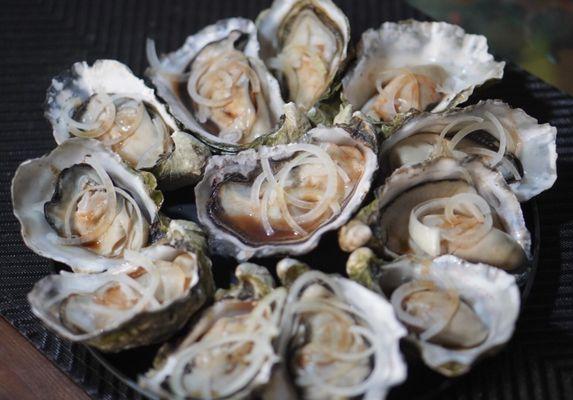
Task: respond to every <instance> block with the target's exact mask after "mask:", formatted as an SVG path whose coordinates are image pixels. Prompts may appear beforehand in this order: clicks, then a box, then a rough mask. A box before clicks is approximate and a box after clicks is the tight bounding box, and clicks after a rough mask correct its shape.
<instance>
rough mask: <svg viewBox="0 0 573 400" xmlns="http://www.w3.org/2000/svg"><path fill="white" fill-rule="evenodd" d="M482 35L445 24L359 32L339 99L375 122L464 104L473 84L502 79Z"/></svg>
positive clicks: (385, 25) (405, 24)
mask: <svg viewBox="0 0 573 400" xmlns="http://www.w3.org/2000/svg"><path fill="white" fill-rule="evenodd" d="M504 66H505V63H504V62H496V61H495V60H494V59H493V57H492V55H491V54H489V53H488V48H487V41H486V38H485V37H484V36H480V35H470V34H466V33H465V32H464V30H463V29H462V28H460V27H459V26H456V25H451V24H448V23H445V22H419V21H414V20H408V21H402V22H398V23H395V22H385V23H383V24H382V25H381V27H380V28H379V29H377V30H374V29H370V30H368V31H366V32H364V33H363V34H362V39H361V41H360V43H359V45H358V54H357V61H356V64H355V66H354V67H353V68H352V69H351V70H350V71H349V72H348V73H347V75H346V76H345V77H344V79H343V80H342V85H343V90H342V93H343V96H344V98H345V99H346V100H347V101H348V102H349V103H350V104H352V106H353V107H354V109H356V110H362V112H363V113H364V114H366V115H367V116H369V117H371V118H372V119H374V120H376V121H386V122H389V121H392V120H393V119H394V118H395V117H396V116H397V115H399V114H402V113H405V112H407V111H409V110H411V109H416V110H421V111H426V110H427V111H432V112H438V111H443V110H445V109H447V108H449V107H453V106H455V105H457V104H459V103H463V102H464V101H465V100H466V99H467V98H468V97H469V96H470V94H471V93H472V92H473V90H474V88H475V87H476V86H479V85H481V84H483V83H484V82H486V81H488V80H490V79H500V78H501V77H502V76H503V68H504Z"/></svg>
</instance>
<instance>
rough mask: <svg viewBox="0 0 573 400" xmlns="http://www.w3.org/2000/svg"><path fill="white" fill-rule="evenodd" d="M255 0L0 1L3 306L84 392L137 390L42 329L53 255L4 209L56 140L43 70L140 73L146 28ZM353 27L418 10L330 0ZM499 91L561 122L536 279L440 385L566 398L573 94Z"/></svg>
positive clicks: (117, 394) (244, 10)
mask: <svg viewBox="0 0 573 400" xmlns="http://www.w3.org/2000/svg"><path fill="white" fill-rule="evenodd" d="M269 3H270V2H269V1H262V0H261V1H259V0H194V1H190V0H181V1H165V0H157V1H155V0H153V1H150V0H137V1H136V0H131V1H124V0H108V1H85V0H73V1H72V0H46V1H41V0H36V1H32V0H27V1H23V0H11V1H10V0H7V1H3V2H2V3H1V4H0V7H2V12H1V14H0V54H1V56H0V135H1V139H0V314H1V315H3V316H4V317H5V318H6V319H7V320H8V321H9V322H10V323H11V324H12V325H14V327H16V329H18V330H19V331H20V332H21V333H22V334H23V335H25V336H26V337H27V338H28V339H29V340H30V341H31V342H32V343H33V344H34V345H35V346H36V347H37V348H38V349H39V350H40V351H41V352H42V353H44V354H45V355H46V356H47V357H48V358H49V359H51V360H52V361H53V362H54V363H55V364H56V365H57V366H58V367H59V368H61V369H62V370H63V371H64V372H65V373H66V374H68V375H69V376H70V377H71V378H72V379H73V380H74V381H76V382H77V383H78V384H79V385H81V386H82V387H83V388H84V389H85V390H86V391H87V392H88V393H89V394H90V395H91V396H92V397H94V398H101V399H137V398H140V396H139V395H138V394H137V393H136V392H134V391H133V390H132V389H130V388H129V387H128V386H127V385H125V384H124V383H123V382H121V381H120V380H119V379H117V378H116V377H115V376H114V375H113V374H112V373H110V372H109V371H107V370H106V369H105V368H104V367H102V366H101V365H100V364H99V363H98V362H97V360H95V358H94V357H93V356H92V355H91V353H89V352H88V351H87V350H86V349H85V348H84V347H83V346H78V345H72V344H70V343H68V342H66V341H63V340H60V339H59V338H57V337H56V336H55V335H53V334H52V333H50V332H48V331H47V330H46V329H45V328H44V327H43V326H42V324H41V323H40V322H39V321H38V320H37V319H36V318H34V317H33V315H32V314H31V312H30V309H29V306H28V304H27V302H26V293H27V292H28V291H29V290H30V289H31V288H32V285H33V284H34V282H36V281H37V280H38V279H40V278H41V277H43V276H44V275H46V274H48V273H49V272H51V268H52V266H51V263H50V261H48V260H46V259H43V258H41V257H38V256H36V255H35V254H33V253H32V252H31V251H29V250H28V249H27V248H26V247H25V246H24V244H23V242H22V239H21V238H20V234H19V229H20V228H19V224H18V222H17V221H16V219H15V218H14V217H13V215H12V206H11V202H10V182H11V179H12V176H13V174H14V171H15V169H16V168H17V166H18V165H19V164H20V163H21V162H22V161H24V160H26V159H29V158H33V157H38V156H40V155H42V154H44V153H46V152H48V151H50V150H51V149H53V148H54V147H55V143H54V140H53V138H52V135H51V131H50V127H49V125H48V123H47V122H46V121H45V119H44V118H43V116H42V113H43V106H42V104H43V101H44V94H45V90H46V88H47V87H48V86H49V83H50V79H51V77H53V76H54V75H56V74H57V73H59V72H60V71H62V70H64V69H66V68H69V66H70V65H71V64H72V63H73V62H75V61H78V60H87V61H89V62H93V61H94V60H96V59H98V58H115V59H118V60H120V61H122V62H124V63H126V64H128V65H129V66H130V67H131V68H132V69H133V70H134V72H135V73H137V74H141V73H142V71H143V70H144V68H145V66H146V60H145V52H144V46H145V38H146V37H153V38H154V39H156V41H157V46H158V49H159V50H160V51H167V50H173V49H175V48H177V47H178V46H179V45H180V44H181V43H182V42H183V40H184V38H185V37H186V36H187V35H189V34H191V33H193V32H195V31H197V30H199V29H200V28H201V27H203V26H205V25H207V24H209V23H212V22H214V21H216V20H217V19H220V18H225V17H231V16H244V17H248V18H255V17H256V15H257V14H258V12H259V11H260V10H261V9H263V8H265V7H267V6H268V5H269ZM337 3H338V4H339V5H340V6H341V8H342V9H343V11H344V12H345V13H346V14H347V15H348V17H349V19H350V23H351V26H352V31H353V37H354V39H356V38H357V37H359V35H360V33H361V32H362V31H363V30H365V29H366V28H369V27H375V26H378V25H379V24H380V23H381V22H382V21H387V20H399V19H404V18H418V19H425V17H424V16H423V15H421V14H420V13H418V12H417V11H415V10H413V9H412V8H410V7H408V6H407V5H406V4H405V3H403V2H400V1H376V0H369V1H367V0H346V1H337ZM485 97H494V98H501V99H503V100H505V101H507V102H509V103H510V104H511V105H513V106H517V107H522V108H524V109H525V110H527V112H528V113H529V114H531V115H533V116H535V117H536V118H538V119H539V120H540V121H542V122H550V123H552V124H553V125H555V126H557V128H558V132H559V133H558V139H557V143H558V152H559V159H558V173H559V179H558V181H557V183H556V185H555V186H554V187H553V189H551V190H550V191H548V192H546V193H544V194H542V195H541V196H539V198H538V205H539V212H540V214H541V226H540V230H541V239H542V241H541V252H540V262H539V268H538V271H537V276H536V278H535V283H534V286H533V289H532V291H531V294H530V296H529V298H528V299H527V304H526V307H525V310H524V312H523V314H522V316H521V318H520V321H519V324H518V327H517V330H516V333H515V336H514V338H513V339H512V341H511V342H510V343H509V345H508V346H507V347H506V348H505V349H504V350H503V351H502V352H501V353H500V354H499V355H498V356H496V357H494V358H492V359H490V360H486V361H484V362H483V363H480V364H479V365H478V366H477V367H476V368H475V369H474V370H473V371H472V373H470V374H469V375H467V376H466V377H464V378H462V379H459V380H457V381H456V382H455V383H454V384H453V385H452V386H451V387H450V388H448V389H447V390H446V391H445V392H443V393H442V395H441V397H443V398H452V399H518V398H519V399H542V398H543V399H572V398H573V373H572V372H573V340H572V338H573V98H571V97H569V96H566V95H564V94H563V93H561V92H560V91H558V90H556V89H554V88H552V87H550V86H548V85H546V84H544V83H543V82H541V81H540V80H538V79H536V78H535V77H532V76H530V75H528V74H527V73H525V72H524V71H522V70H520V69H518V68H516V67H513V66H508V68H507V70H506V76H505V78H504V79H503V81H502V82H501V83H499V84H497V85H495V86H492V87H490V88H488V89H485V90H482V91H481V93H479V96H476V97H475V98H476V99H477V98H485Z"/></svg>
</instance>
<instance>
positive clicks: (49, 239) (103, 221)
mask: <svg viewBox="0 0 573 400" xmlns="http://www.w3.org/2000/svg"><path fill="white" fill-rule="evenodd" d="M155 186H156V182H155V178H154V177H153V175H151V174H150V173H147V172H138V171H135V170H133V169H131V168H129V167H128V166H127V165H125V164H124V163H123V162H122V161H121V159H120V158H119V156H118V155H116V154H114V153H112V152H111V151H109V150H108V149H106V148H105V147H104V146H103V144H102V143H100V142H98V141H96V140H94V139H80V138H75V139H69V140H67V141H65V142H64V143H62V144H61V145H59V146H58V147H57V148H56V149H54V150H53V151H52V152H51V153H50V154H48V155H46V156H44V157H41V158H37V159H34V160H29V161H26V162H24V163H23V164H21V165H20V166H19V167H18V169H17V170H16V173H15V175H14V179H13V181H12V204H13V206H14V214H15V215H16V217H17V218H18V220H19V221H20V224H21V226H22V237H23V238H24V241H25V242H26V245H27V246H28V247H29V248H30V249H32V250H33V251H34V252H36V253H37V254H39V255H41V256H44V257H47V258H51V259H53V260H56V261H60V262H63V263H65V264H67V265H69V266H70V267H72V269H73V270H74V271H75V272H101V271H103V270H106V269H108V268H113V267H117V266H119V265H121V264H122V263H123V262H124V260H123V258H122V256H123V255H124V253H125V251H127V250H131V251H139V250H140V249H142V248H143V247H145V246H146V245H147V244H148V242H149V238H150V226H151V224H152V223H153V222H154V221H155V220H156V219H157V215H158V214H157V213H158V209H159V206H160V205H161V203H162V201H163V196H162V194H161V192H158V191H156V190H155Z"/></svg>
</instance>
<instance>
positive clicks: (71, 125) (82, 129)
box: [60, 93, 115, 139]
mask: <svg viewBox="0 0 573 400" xmlns="http://www.w3.org/2000/svg"><path fill="white" fill-rule="evenodd" d="M90 101H97V102H98V104H99V106H98V107H96V108H95V109H94V110H90V113H89V114H86V115H84V117H87V118H88V120H90V121H89V122H79V121H76V120H74V119H73V118H72V114H73V111H74V110H75V109H76V108H77V107H79V106H80V105H81V104H82V102H81V100H80V99H78V98H71V99H69V100H68V104H66V106H65V107H64V109H63V110H62V116H61V119H60V123H61V124H63V125H64V126H65V127H66V128H67V129H68V130H69V132H70V133H71V134H72V135H74V136H77V137H81V138H84V139H95V138H99V137H100V136H102V135H103V134H104V133H106V132H107V131H108V130H109V129H110V128H111V127H112V126H113V123H114V121H115V105H114V104H113V100H112V99H111V97H110V96H108V95H107V94H105V93H98V94H96V95H94V97H93V98H92V99H91V100H90ZM102 114H103V116H104V117H105V118H103V119H102V118H100V117H101V116H102Z"/></svg>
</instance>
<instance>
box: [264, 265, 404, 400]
mask: <svg viewBox="0 0 573 400" xmlns="http://www.w3.org/2000/svg"><path fill="white" fill-rule="evenodd" d="M305 270H306V271H305ZM277 272H278V274H279V276H280V277H281V280H283V284H288V288H289V294H288V297H287V300H286V305H285V309H284V313H283V319H282V324H281V335H280V338H279V341H278V347H279V355H280V356H281V358H282V360H281V362H280V363H279V364H278V365H277V366H276V367H275V371H273V378H272V380H271V382H270V384H269V385H268V387H267V388H266V390H265V395H264V396H263V397H264V398H268V399H275V398H279V397H280V398H284V399H297V398H304V399H351V398H363V399H372V400H374V399H383V398H385V396H386V393H387V392H388V390H389V389H390V388H391V387H392V386H394V385H397V384H399V383H400V382H402V381H403V380H404V379H405V377H406V365H405V364H404V361H403V360H402V356H401V354H400V347H399V341H400V338H402V337H403V336H405V334H406V331H405V329H404V328H403V327H402V326H401V325H400V323H399V322H398V321H397V320H396V318H395V316H394V312H393V310H392V307H391V306H390V304H389V303H388V302H387V301H385V300H384V299H383V298H382V297H380V296H378V295H376V294H375V293H373V292H371V291H369V290H367V289H366V288H364V287H361V286H360V285H358V284H357V283H355V282H352V281H350V280H348V279H345V278H342V277H340V276H335V275H327V274H324V273H322V272H319V271H309V270H308V267H306V268H305V266H304V265H302V264H301V263H299V262H297V261H296V260H293V259H284V260H282V261H280V262H279V264H278V265H277ZM284 278H287V280H286V281H284Z"/></svg>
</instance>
